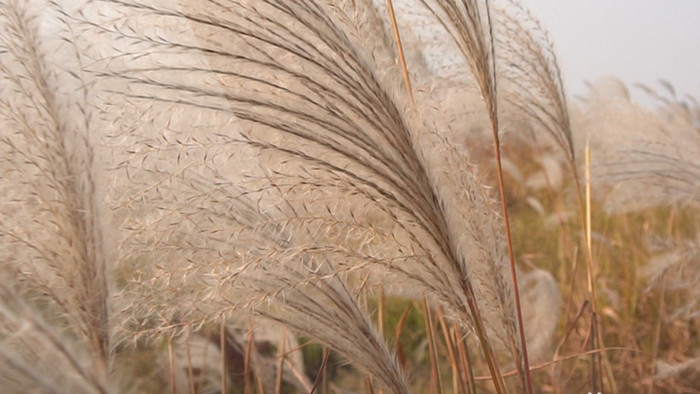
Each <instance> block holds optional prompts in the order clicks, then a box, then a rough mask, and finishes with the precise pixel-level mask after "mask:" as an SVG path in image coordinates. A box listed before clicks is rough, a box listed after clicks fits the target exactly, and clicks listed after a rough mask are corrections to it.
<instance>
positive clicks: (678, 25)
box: [522, 0, 700, 99]
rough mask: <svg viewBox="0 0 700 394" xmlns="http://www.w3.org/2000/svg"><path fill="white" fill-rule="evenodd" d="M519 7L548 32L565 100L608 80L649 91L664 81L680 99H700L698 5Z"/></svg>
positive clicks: (622, 0) (670, 1)
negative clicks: (616, 79) (602, 79)
mask: <svg viewBox="0 0 700 394" xmlns="http://www.w3.org/2000/svg"><path fill="white" fill-rule="evenodd" d="M522 3H523V4H524V5H525V6H527V7H529V8H530V10H532V12H533V13H534V14H535V15H536V16H537V17H538V18H539V19H540V20H541V21H542V23H543V25H544V26H545V28H546V29H547V30H548V31H549V32H550V35H551V36H552V38H553V40H554V43H555V46H556V51H557V53H558V56H559V63H560V66H561V70H562V73H563V74H564V80H565V83H566V85H567V90H568V92H569V94H582V93H585V92H586V88H585V85H584V81H586V80H587V81H594V80H595V79H596V78H597V77H599V76H604V75H613V76H617V77H620V78H621V79H622V80H623V81H625V82H628V83H635V82H642V83H645V84H649V85H652V86H654V87H656V86H658V85H657V84H656V81H657V80H658V79H665V80H667V81H669V82H671V83H672V84H673V86H674V87H675V89H676V91H677V92H678V93H679V94H680V95H681V96H682V95H684V94H691V95H693V96H695V97H696V98H699V99H700V0H522ZM628 86H629V85H628ZM631 90H632V93H636V92H635V89H631ZM635 95H636V94H635Z"/></svg>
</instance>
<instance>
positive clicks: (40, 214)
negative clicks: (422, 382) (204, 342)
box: [0, 0, 575, 393]
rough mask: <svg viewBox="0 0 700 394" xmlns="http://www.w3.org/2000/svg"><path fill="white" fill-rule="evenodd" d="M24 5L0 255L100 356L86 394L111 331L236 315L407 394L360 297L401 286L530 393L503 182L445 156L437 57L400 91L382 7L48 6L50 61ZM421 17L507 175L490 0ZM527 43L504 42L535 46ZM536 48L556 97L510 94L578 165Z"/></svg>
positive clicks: (158, 330) (173, 329)
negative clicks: (461, 78) (308, 342)
mask: <svg viewBox="0 0 700 394" xmlns="http://www.w3.org/2000/svg"><path fill="white" fill-rule="evenodd" d="M28 4H33V3H30V2H21V1H18V2H6V3H3V4H2V6H3V7H4V8H5V9H6V10H7V12H6V13H4V14H3V18H4V19H3V23H4V26H6V27H7V29H5V31H8V32H10V33H6V34H7V35H4V36H2V39H3V41H2V44H3V45H4V46H3V48H4V49H5V51H4V52H2V53H0V55H1V56H3V57H2V63H1V64H2V67H3V68H2V69H0V72H1V75H2V77H3V78H5V80H7V81H8V82H10V83H9V84H8V86H10V87H9V88H8V91H7V92H3V93H7V95H4V96H3V97H4V101H0V103H2V109H3V112H2V115H3V118H2V121H3V126H4V125H7V127H8V129H9V130H11V131H12V132H11V133H10V134H11V135H10V136H9V137H7V138H4V139H3V140H2V148H3V153H5V154H6V155H5V156H6V157H8V158H9V159H8V160H6V161H5V162H3V163H2V166H3V167H2V171H3V173H2V174H3V178H2V180H3V183H2V184H1V185H0V188H1V189H0V190H3V191H7V192H8V193H7V194H6V196H8V197H7V200H6V201H5V202H7V203H8V204H14V205H16V206H17V207H18V209H17V210H15V211H13V212H11V213H7V214H6V213H4V212H3V216H2V219H3V225H5V224H6V227H4V228H3V230H2V231H3V232H2V233H0V235H1V236H2V238H1V240H2V242H3V247H4V249H3V253H5V252H6V253H7V256H3V258H5V259H6V260H8V261H10V254H12V255H13V256H17V257H13V259H14V260H13V261H17V264H14V263H12V264H7V266H6V267H3V268H7V271H8V275H9V276H8V277H10V278H13V279H14V280H15V281H17V283H18V285H16V286H14V285H13V286H7V289H8V292H10V293H11V294H13V296H16V295H15V293H17V294H20V296H18V297H20V298H18V300H21V297H26V298H27V299H30V300H32V302H36V303H37V307H36V311H35V313H40V314H43V313H44V309H46V310H50V309H51V308H57V309H58V310H59V313H58V314H56V316H50V317H51V319H57V321H61V322H62V324H63V326H65V327H67V330H68V331H71V330H72V332H71V335H73V336H74V337H75V338H78V340H77V341H76V342H77V345H76V347H78V348H80V349H81V353H80V354H81V357H83V356H82V355H83V354H85V355H86V356H85V357H87V360H91V361H94V362H86V364H89V365H94V369H95V371H90V372H89V373H90V374H92V373H94V374H95V376H94V382H93V381H91V382H92V383H94V385H95V386H96V387H98V388H100V390H103V387H106V383H105V382H108V381H109V380H110V373H111V372H112V371H111V360H112V358H113V357H114V356H115V355H114V352H115V350H114V348H115V347H116V346H115V345H113V344H112V342H111V341H112V339H113V338H112V337H113V335H114V331H115V330H117V329H118V330H119V338H120V342H118V343H119V345H120V346H121V345H123V344H124V343H126V342H125V341H127V340H129V339H131V340H132V341H133V342H134V343H139V338H141V337H143V336H144V335H145V334H151V335H150V336H148V337H149V338H151V339H153V338H155V339H159V338H160V339H163V338H168V339H167V340H168V343H169V346H170V352H171V354H174V349H173V348H172V338H173V336H176V335H181V334H182V335H185V334H186V333H188V332H190V331H192V330H195V331H196V330H198V329H200V328H202V327H205V326H207V325H211V324H219V325H221V327H222V332H224V333H225V331H226V329H225V327H226V320H227V319H228V318H230V316H231V315H232V314H239V313H240V314H243V315H245V314H252V315H255V316H259V317H263V318H265V319H269V320H272V321H275V322H278V323H280V324H282V325H285V326H287V327H289V328H290V329H293V330H295V331H297V332H299V333H301V334H303V335H306V336H309V337H312V338H314V339H316V340H318V341H320V342H322V343H324V344H325V345H327V346H330V347H332V348H333V349H334V350H335V351H337V352H339V353H341V354H342V355H343V356H344V357H346V358H347V359H348V360H350V361H351V362H352V363H353V364H354V365H355V366H357V367H358V368H359V369H360V370H361V371H362V372H363V373H365V374H366V375H368V376H370V377H371V378H372V380H373V381H374V382H375V383H377V384H378V385H379V386H381V387H382V388H383V389H385V390H387V391H390V392H396V393H403V392H408V391H409V386H410V385H409V383H407V381H406V378H405V376H404V372H403V371H402V370H401V367H400V366H399V363H398V362H397V361H396V360H395V357H394V355H393V353H392V351H391V350H390V348H389V346H388V345H387V344H386V343H385V341H384V339H383V337H382V333H380V332H378V330H376V329H375V328H374V324H373V323H372V318H371V311H370V310H368V308H367V306H366V305H364V303H363V302H361V301H360V300H361V298H362V297H363V294H364V293H365V292H368V291H370V290H371V287H372V286H382V285H383V284H384V283H386V282H388V281H391V282H392V284H393V285H397V286H403V287H407V286H412V287H413V288H415V289H417V290H416V292H420V293H422V294H424V295H425V297H426V299H428V300H430V301H431V302H434V303H436V305H437V304H439V305H440V306H441V308H444V310H445V312H446V316H448V318H449V319H450V321H451V322H452V323H454V324H455V325H457V326H459V327H460V329H461V330H465V331H474V332H475V334H476V337H477V339H478V343H479V344H480V348H481V350H482V353H483V356H484V358H485V360H486V364H487V365H488V368H489V373H490V376H491V379H493V382H494V387H495V390H496V391H497V392H505V391H506V389H507V387H506V384H505V383H504V379H503V376H502V374H501V372H500V368H501V366H500V364H499V357H498V356H497V354H496V352H497V351H498V350H499V349H502V348H504V349H506V350H507V354H508V356H509V358H510V361H511V363H513V364H514V365H516V366H517V367H518V369H519V372H520V374H521V377H522V383H521V384H522V386H523V389H524V390H526V391H530V392H531V391H532V390H533V389H532V387H531V386H532V383H531V379H530V375H529V374H530V372H529V365H528V358H527V351H526V343H525V337H526V335H525V332H524V328H523V319H522V316H521V315H522V313H521V308H520V306H519V303H518V294H519V293H518V290H517V289H518V288H517V276H516V267H515V259H514V252H513V250H512V247H511V246H512V243H511V242H510V235H509V230H508V226H509V225H508V223H509V222H508V211H507V209H506V203H507V202H506V201H505V191H504V190H505V189H504V185H503V181H502V179H500V182H499V183H498V186H499V190H500V199H501V200H502V201H501V203H502V204H501V205H500V206H499V205H498V204H497V199H496V198H495V196H493V195H492V193H491V191H490V190H489V187H488V186H487V185H486V184H485V182H484V181H483V178H482V175H480V173H479V171H478V170H477V169H476V168H475V166H473V165H472V164H470V162H469V153H468V152H466V151H465V150H464V147H462V146H460V145H458V144H457V143H456V140H457V138H456V137H455V135H457V134H458V133H460V130H459V129H461V128H468V127H469V126H470V125H471V124H470V119H469V117H468V116H465V115H464V114H465V113H458V115H459V116H458V117H457V118H456V119H448V120H445V119H443V113H442V108H444V107H443V105H444V102H445V101H446V100H445V99H444V98H437V99H436V98H435V97H432V96H431V93H430V92H431V90H430V89H431V82H430V81H431V80H432V77H435V80H438V81H443V82H444V80H445V79H447V78H445V77H444V76H441V75H440V70H439V68H437V69H436V68H434V67H431V66H430V65H429V64H427V63H429V61H426V64H424V65H423V67H424V68H422V69H421V70H424V72H426V73H428V74H427V77H426V78H423V79H422V80H420V83H419V84H418V85H417V89H416V91H411V90H410V89H411V88H410V86H411V85H410V84H404V78H405V77H406V76H407V75H409V76H410V73H411V72H416V71H411V69H410V68H409V69H408V70H406V69H402V67H399V66H398V65H397V63H396V61H395V59H396V58H397V54H398V52H399V47H398V46H397V43H396V41H395V38H394V36H392V34H391V30H392V29H391V27H390V26H391V24H389V23H388V22H387V21H386V20H385V19H384V18H382V17H380V16H378V14H376V9H377V7H375V5H374V4H373V3H372V2H371V1H358V2H350V1H348V2H345V1H339V2H333V3H319V2H316V1H306V0H302V1H298V2H285V1H272V0H261V1H258V2H252V3H251V2H247V1H229V2H216V1H211V2H206V3H202V2H199V1H194V0H191V1H185V0H182V1H179V2H178V4H177V6H174V5H173V4H168V3H167V2H146V1H131V0H125V1H120V0H105V1H101V2H85V3H81V4H79V5H75V4H73V5H72V6H70V7H69V6H68V5H65V4H63V3H62V2H52V3H50V5H51V6H52V8H51V10H52V14H51V15H53V19H50V21H52V23H55V24H56V26H59V28H57V29H58V30H59V33H60V34H58V38H59V39H63V40H64V41H66V42H64V43H63V44H61V45H60V46H59V48H60V49H61V50H60V51H57V52H55V53H49V52H48V50H47V49H46V48H44V47H43V45H46V43H43V42H41V43H40V40H39V39H38V38H37V36H36V35H37V34H39V33H37V32H39V31H41V29H39V27H37V26H36V25H37V24H36V23H35V18H36V16H33V15H35V14H32V13H31V12H30V11H29V9H30V8H31V7H25V5H28ZM37 4H44V3H43V2H37ZM417 4H419V5H420V6H422V7H424V10H425V14H426V15H427V16H428V17H430V18H433V23H435V24H437V25H439V26H440V29H441V30H440V31H441V32H442V33H443V34H444V35H445V37H449V40H451V41H452V43H453V45H454V48H456V50H457V51H458V53H459V54H461V56H462V57H463V59H464V61H465V64H466V65H467V66H466V68H465V69H464V70H463V73H464V74H469V75H471V77H470V78H471V81H472V82H474V83H475V84H476V86H477V87H478V91H479V92H480V95H481V99H482V102H481V103H479V104H480V105H481V106H483V107H482V108H483V110H485V112H486V116H485V118H488V121H489V124H490V128H491V130H492V132H493V136H494V152H495V154H496V163H497V168H498V171H497V174H498V175H499V178H501V175H502V171H501V169H500V166H501V164H500V138H501V134H500V133H501V129H500V126H499V120H500V119H501V112H500V111H499V106H498V102H499V92H500V90H499V87H498V86H499V85H498V75H497V74H498V68H497V65H498V63H499V62H500V60H499V56H506V57H508V58H510V56H511V55H510V53H509V52H504V53H505V55H503V54H498V55H497V46H498V45H497V43H496V40H495V38H494V20H495V18H493V17H492V8H491V5H490V4H489V2H478V1H474V2H467V3H460V2H454V1H450V0H439V1H422V2H417ZM24 10H26V11H24ZM32 12H33V11H32ZM511 21H512V20H511ZM50 26H54V25H50ZM53 28H55V26H54V27H52V28H51V29H53ZM393 28H394V29H396V26H395V25H394V27H393ZM51 29H49V30H48V31H41V32H42V34H43V35H45V34H48V33H49V32H54V31H53V30H51ZM523 30H525V29H523ZM43 35H42V37H43ZM524 40H525V41H524V42H514V43H505V44H503V45H504V46H506V45H513V46H517V45H521V46H522V45H525V44H527V43H529V42H530V40H531V41H536V40H538V38H529V39H527V38H526V39H524ZM401 49H404V48H401ZM405 49H407V50H408V51H412V56H413V59H423V56H424V53H423V51H422V50H421V48H420V47H407V48H405ZM512 53H513V55H512V61H514V62H516V63H518V62H522V61H524V60H523V59H528V57H527V56H528V52H518V51H514V52H512ZM543 56H544V57H543V58H542V59H536V60H537V61H539V62H542V63H537V64H535V65H532V64H528V67H529V68H520V69H519V70H525V69H527V70H530V69H532V70H535V71H538V72H539V71H541V72H543V73H549V74H547V75H544V76H540V75H539V74H535V75H537V76H538V77H540V79H533V81H532V84H533V86H541V87H542V89H543V93H542V95H543V96H544V97H545V100H544V101H542V100H541V98H540V97H539V96H538V97H532V96H528V95H526V92H529V91H530V90H529V86H518V89H516V90H517V91H518V93H519V94H520V96H517V97H519V98H518V99H514V101H513V102H514V103H516V105H515V107H517V108H519V109H521V110H524V109H528V108H531V107H528V103H530V104H532V105H533V106H534V108H537V109H536V110H535V112H533V113H530V112H527V111H526V112H527V114H528V115H530V116H532V117H533V118H534V119H535V120H537V121H539V123H540V124H541V125H542V126H543V127H544V128H545V129H546V130H547V131H548V132H549V134H550V135H551V136H552V137H554V139H555V140H556V141H557V143H558V144H559V145H560V146H561V148H562V149H563V150H564V151H565V152H566V156H567V159H569V160H570V161H571V162H572V163H573V162H574V153H573V148H572V143H571V138H570V134H569V129H568V128H567V125H568V118H567V117H566V116H567V115H566V105H565V101H564V99H563V97H564V96H563V90H562V88H561V81H560V80H558V79H557V78H558V70H556V68H554V67H555V66H553V65H552V64H554V60H552V59H551V58H550V57H549V55H543ZM66 58H68V59H70V61H69V62H63V61H64V60H65V59H66ZM61 62H63V63H61ZM59 63H61V64H62V66H61V67H63V68H61V67H59V66H57V64H59ZM404 67H405V65H404ZM538 67H540V68H541V67H544V70H540V68H538ZM547 67H549V68H547ZM514 69H516V68H514ZM547 78H549V79H547ZM76 92H77V93H76ZM434 92H435V91H433V93H434ZM484 105H485V106H484ZM549 105H552V106H554V107H553V108H554V110H553V114H551V113H550V112H547V106H549ZM483 110H478V109H472V110H470V111H468V112H466V114H467V115H468V114H469V113H471V111H483ZM98 114H99V118H98V117H97V115H98ZM482 118H483V117H482ZM105 146H108V147H109V150H108V149H106V148H104V147H105ZM104 152H108V153H109V155H105V161H106V163H102V162H100V161H99V160H98V159H97V157H98V156H99V155H101V154H102V153H104ZM573 166H574V168H575V165H573ZM107 168H108V169H109V170H105V169H107ZM105 176H109V177H110V178H109V182H104V181H103V179H102V177H105ZM5 180H8V183H6V184H5V183H4V182H5ZM103 182H104V183H105V184H107V183H108V186H105V185H103ZM105 202H107V203H109V204H111V206H112V208H113V210H114V216H115V218H116V219H115V220H113V221H112V220H111V218H110V216H108V215H106V214H105V212H104V208H103V207H102V205H103V203H105ZM501 209H503V210H502V211H501ZM8 212H9V211H8ZM501 212H502V213H501ZM45 223H50V227H46V226H45ZM107 235H109V239H108V240H106V237H107ZM112 244H114V245H118V246H119V247H118V251H115V252H110V251H109V250H108V245H112ZM508 262H510V263H508ZM368 289H369V290H368ZM13 302H14V301H13ZM44 303H48V306H47V305H45V304H44ZM3 305H4V304H3ZM8 305H9V304H8ZM426 310H427V308H426ZM532 310H534V309H530V311H532ZM547 312H548V311H545V312H544V313H547ZM426 313H427V312H426ZM37 321H39V320H37ZM443 326H444V324H443ZM37 327H39V325H37ZM445 332H446V333H447V332H449V329H447V328H446V329H445ZM221 338H222V340H221V342H222V346H221V348H222V349H224V348H225V343H226V338H225V335H224V334H222V336H221ZM458 340H461V338H459V339H458ZM83 342H84V343H83ZM433 346H434V345H433ZM119 350H120V351H122V352H127V350H126V349H125V348H122V347H120V348H119ZM225 353H226V352H225V350H222V359H225V358H226V357H225ZM7 354H10V353H7ZM171 358H172V359H174V356H173V357H171ZM19 360H21V359H19ZM170 364H171V365H170V367H171V368H172V369H173V370H174V369H175V367H174V365H175V362H174V361H172V362H171V363H170ZM224 364H225V360H224V361H222V366H221V371H222V372H221V374H220V378H221V382H222V389H224V388H226V386H227V384H228V383H227V382H228V380H227V377H226V376H225V374H226V373H225V372H224V371H226V366H225V365H224ZM22 365H23V364H21V363H20V362H17V367H16V368H15V370H17V371H23V369H22ZM76 365H82V364H76ZM76 368H77V367H76ZM180 369H181V368H180ZM78 370H79V371H80V368H78ZM278 373H279V374H282V371H278ZM464 373H465V374H466V372H464ZM470 374H471V372H470ZM90 376H92V375H90ZM29 377H30V378H35V377H34V376H29ZM173 379H174V378H173ZM438 379H439V378H438ZM190 380H191V379H190ZM38 383H42V382H38ZM190 383H191V382H190ZM42 384H44V383H42ZM51 384H52V383H51V382H45V384H44V386H50V385H51ZM181 386H182V385H180V387H181ZM176 387H177V386H176V384H175V383H174V382H173V388H176Z"/></svg>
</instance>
